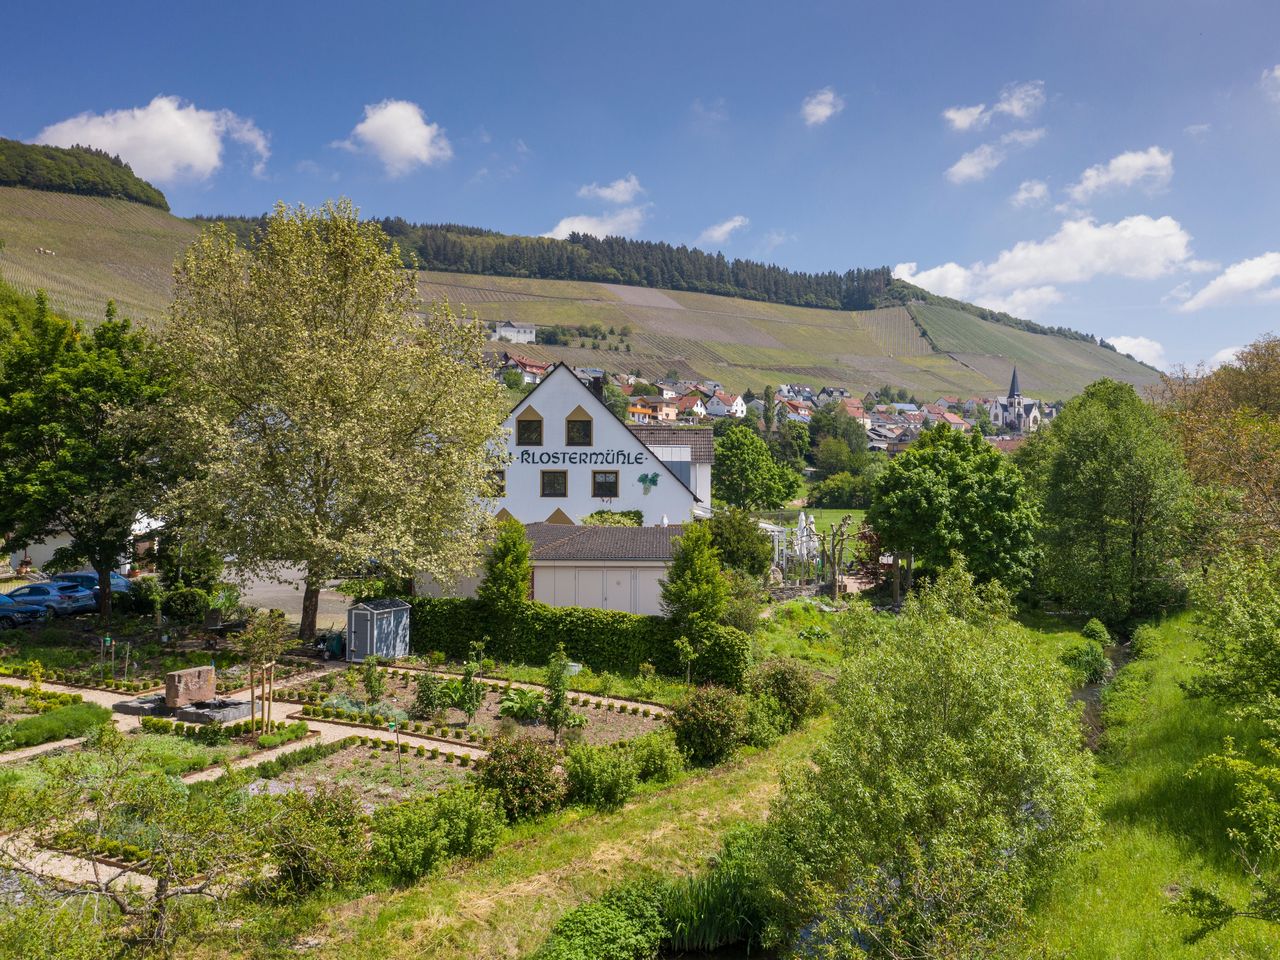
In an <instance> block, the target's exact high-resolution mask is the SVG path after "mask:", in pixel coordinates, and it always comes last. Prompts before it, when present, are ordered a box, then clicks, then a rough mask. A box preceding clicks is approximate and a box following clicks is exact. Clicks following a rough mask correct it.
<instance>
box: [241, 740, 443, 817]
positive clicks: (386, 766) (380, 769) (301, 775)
mask: <svg viewBox="0 0 1280 960" xmlns="http://www.w3.org/2000/svg"><path fill="white" fill-rule="evenodd" d="M392 746H393V749H391V750H386V749H383V747H382V745H381V744H379V745H377V747H376V748H374V747H370V746H369V745H368V744H365V745H361V744H360V743H359V741H356V742H354V743H352V744H351V745H350V746H347V747H345V748H344V749H342V750H339V751H337V752H336V753H332V754H329V755H328V756H326V757H321V758H319V759H316V760H312V761H311V762H309V763H305V764H302V765H301V766H298V767H295V768H294V769H292V770H288V771H286V772H285V773H282V774H281V775H280V776H278V777H274V778H272V779H269V780H255V781H254V782H253V784H251V785H250V789H252V790H255V791H266V792H270V793H285V792H288V791H291V790H306V791H311V790H314V789H316V788H317V787H322V786H329V787H351V788H353V789H354V790H355V791H356V793H357V794H358V795H359V797H360V802H361V804H362V805H363V806H364V808H365V811H366V812H368V813H371V812H373V810H375V809H376V808H378V807H381V806H385V805H387V804H390V803H397V802H399V801H401V800H408V799H410V798H411V797H416V796H423V795H428V794H435V793H439V792H440V791H441V790H443V789H445V788H446V787H449V786H451V785H453V784H455V783H459V782H461V781H462V780H465V779H466V777H467V775H468V774H467V768H464V767H462V766H460V765H457V764H454V763H451V762H445V760H444V758H443V754H441V753H440V752H439V751H437V757H436V759H434V760H433V759H431V749H430V748H425V749H423V750H422V753H421V754H419V753H418V749H419V748H418V747H414V746H412V745H409V744H403V743H402V747H409V749H407V750H404V751H403V753H404V759H403V763H401V762H400V761H399V759H398V758H397V755H396V752H395V750H394V744H392ZM402 774H403V778H402Z"/></svg>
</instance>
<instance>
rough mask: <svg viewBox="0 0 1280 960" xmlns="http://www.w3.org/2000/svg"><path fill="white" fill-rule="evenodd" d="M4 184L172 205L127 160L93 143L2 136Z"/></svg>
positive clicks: (0, 162)
mask: <svg viewBox="0 0 1280 960" xmlns="http://www.w3.org/2000/svg"><path fill="white" fill-rule="evenodd" d="M0 187H28V188H29V189H32V190H51V191H53V192H55V193H76V194H80V195H82V196H91V197H112V198H114V199H117V200H132V201H133V202H134V203H142V204H146V205H147V206H149V207H157V208H159V209H160V210H166V211H167V210H168V209H169V201H168V200H166V199H165V198H164V194H163V193H161V192H160V191H159V190H157V189H156V188H155V187H153V186H152V185H151V184H149V183H147V181H145V180H143V179H141V178H140V177H138V176H137V175H136V174H135V173H134V172H133V170H132V169H131V168H130V166H129V165H128V164H127V163H125V162H124V161H123V160H121V159H120V158H119V157H116V156H112V155H111V154H109V153H107V152H106V151H105V150H97V149H94V148H93V147H81V146H75V147H45V146H40V145H38V144H33V143H21V142H19V141H17V140H6V139H4V138H2V137H0Z"/></svg>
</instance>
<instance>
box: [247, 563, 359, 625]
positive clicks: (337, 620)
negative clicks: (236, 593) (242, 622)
mask: <svg viewBox="0 0 1280 960" xmlns="http://www.w3.org/2000/svg"><path fill="white" fill-rule="evenodd" d="M228 573H230V574H231V575H232V576H233V577H235V576H236V572H235V571H234V570H229V571H228ZM280 577H281V578H282V579H283V580H284V581H285V582H284V583H280V582H279V581H277V580H268V579H264V578H261V577H250V578H246V579H244V580H240V579H239V578H237V582H239V583H240V598H241V600H242V602H244V603H246V604H248V605H249V606H251V607H261V608H263V609H264V610H283V611H284V614H285V616H286V617H288V618H289V619H290V620H292V621H294V622H295V623H297V622H300V621H301V620H302V571H301V570H291V569H288V570H281V571H280ZM330 586H331V587H332V586H333V584H332V583H331V584H330ZM350 602H351V600H350V598H349V597H344V596H343V595H342V594H340V593H338V592H337V591H336V590H332V589H325V590H321V591H320V610H319V612H318V613H317V614H316V626H317V627H318V628H319V629H321V630H337V629H340V628H342V627H345V626H346V625H347V606H348V605H349V604H350Z"/></svg>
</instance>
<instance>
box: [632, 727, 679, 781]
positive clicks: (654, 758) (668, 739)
mask: <svg viewBox="0 0 1280 960" xmlns="http://www.w3.org/2000/svg"><path fill="white" fill-rule="evenodd" d="M626 751H627V752H628V753H629V754H630V755H631V761H632V763H634V764H635V768H636V778H637V779H638V780H639V781H640V782H641V783H650V782H654V783H669V782H670V781H672V780H674V779H675V778H676V777H677V776H679V774H680V772H681V771H682V770H684V754H682V753H681V752H680V748H679V747H678V746H677V745H676V740H675V737H674V736H673V735H672V734H671V732H670V731H668V730H662V731H657V732H655V733H646V734H644V735H643V736H639V737H636V738H635V739H634V740H629V741H627V745H626Z"/></svg>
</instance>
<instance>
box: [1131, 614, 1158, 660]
mask: <svg viewBox="0 0 1280 960" xmlns="http://www.w3.org/2000/svg"><path fill="white" fill-rule="evenodd" d="M1159 642H1160V631H1159V630H1157V629H1156V628H1155V627H1153V626H1152V625H1151V624H1149V623H1144V624H1142V626H1140V627H1138V629H1136V630H1134V631H1133V636H1132V637H1130V638H1129V652H1130V653H1132V654H1133V656H1134V657H1135V658H1137V659H1139V660H1140V659H1142V658H1143V657H1149V656H1151V655H1152V654H1153V653H1154V652H1155V649H1156V645H1157V644H1158V643H1159Z"/></svg>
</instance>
